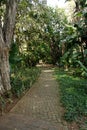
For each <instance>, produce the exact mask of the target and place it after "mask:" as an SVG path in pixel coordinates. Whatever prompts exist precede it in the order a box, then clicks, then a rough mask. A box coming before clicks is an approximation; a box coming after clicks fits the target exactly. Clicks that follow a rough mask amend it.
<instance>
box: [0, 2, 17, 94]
mask: <svg viewBox="0 0 87 130" xmlns="http://www.w3.org/2000/svg"><path fill="white" fill-rule="evenodd" d="M17 2H18V0H7V2H6V13H5V18H4V25H3V26H2V23H1V20H0V93H3V92H6V91H8V90H10V89H11V85H10V75H9V74H10V67H9V50H10V45H11V40H12V36H13V31H14V26H15V17H16V9H17Z"/></svg>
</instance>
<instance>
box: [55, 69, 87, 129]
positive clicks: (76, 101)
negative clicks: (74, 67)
mask: <svg viewBox="0 0 87 130" xmlns="http://www.w3.org/2000/svg"><path fill="white" fill-rule="evenodd" d="M55 74H56V78H57V81H58V83H59V84H60V93H61V102H62V104H63V106H64V107H65V113H64V118H65V120H66V121H70V122H72V121H77V122H80V121H81V120H83V118H84V117H85V118H84V119H87V118H86V117H87V79H83V78H79V77H74V76H73V75H72V73H70V71H69V72H65V71H63V70H61V69H60V70H59V69H55ZM81 123H82V121H81ZM86 126H87V123H86ZM84 130H87V127H86V129H84Z"/></svg>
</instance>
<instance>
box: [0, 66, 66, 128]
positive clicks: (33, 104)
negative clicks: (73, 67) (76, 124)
mask: <svg viewBox="0 0 87 130" xmlns="http://www.w3.org/2000/svg"><path fill="white" fill-rule="evenodd" d="M61 117H62V110H61V107H60V103H59V95H58V84H57V82H56V80H55V78H54V76H53V69H48V68H47V69H43V70H42V73H41V75H40V77H39V79H38V81H37V82H36V83H35V84H34V85H33V87H32V88H31V89H30V90H29V91H28V92H27V93H26V95H25V96H24V97H23V98H22V99H21V100H20V101H19V102H18V103H17V104H16V106H15V107H14V108H13V109H12V110H11V111H10V113H9V114H7V115H5V116H3V117H1V118H0V130H68V128H67V126H66V125H64V124H63V123H62V120H61Z"/></svg>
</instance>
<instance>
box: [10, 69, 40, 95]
mask: <svg viewBox="0 0 87 130" xmlns="http://www.w3.org/2000/svg"><path fill="white" fill-rule="evenodd" d="M39 74H40V69H38V68H30V69H29V68H23V69H17V70H14V72H13V73H12V74H11V86H12V93H13V94H14V95H16V96H17V97H20V96H21V95H22V94H23V93H25V90H26V89H29V88H30V87H31V86H32V84H33V83H34V82H35V81H36V79H37V77H38V76H39Z"/></svg>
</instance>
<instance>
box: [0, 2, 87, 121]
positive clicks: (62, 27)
mask: <svg viewBox="0 0 87 130" xmlns="http://www.w3.org/2000/svg"><path fill="white" fill-rule="evenodd" d="M67 1H70V0H67ZM6 2H8V1H6V0H1V1H0V34H1V29H2V28H3V26H4V25H5V24H4V19H5V18H4V14H5V10H6ZM74 2H75V9H74V13H73V17H72V20H70V21H69V20H68V18H67V16H66V14H65V12H64V10H63V9H59V8H55V9H53V8H51V7H48V6H45V5H43V4H40V3H39V2H38V1H34V0H33V1H32V0H30V1H29V0H21V1H20V2H19V3H18V7H17V9H18V10H17V15H16V24H15V29H14V34H13V36H12V37H13V38H12V44H11V46H10V56H9V63H10V77H11V90H12V91H11V92H12V93H13V94H14V95H16V96H20V95H21V94H22V93H23V92H24V90H25V89H27V88H29V87H30V86H31V84H32V83H33V82H34V81H35V79H36V77H37V75H38V73H39V72H40V71H39V70H38V69H37V68H35V66H36V64H38V63H39V61H40V60H42V61H43V62H44V63H49V64H54V65H57V66H59V67H62V69H63V70H66V71H68V70H74V71H73V73H71V75H73V76H74V77H76V78H74V77H73V76H70V75H67V74H66V72H57V74H58V75H59V76H58V80H59V81H60V86H61V91H62V95H63V96H62V102H63V104H64V106H65V108H66V114H65V118H66V119H67V120H71V121H73V120H76V119H77V118H78V117H79V116H82V115H85V116H86V107H87V101H86V98H87V91H86V89H87V85H86V84H87V83H86V78H87V2H86V0H79V1H78V0H75V1H74ZM9 3H10V2H9ZM3 24H4V25H3ZM7 24H8V23H7ZM1 25H2V27H1ZM4 29H5V27H4ZM4 29H2V33H3V37H4V35H5V32H4V31H3V30H4ZM8 29H9V28H8ZM5 38H6V37H5ZM5 38H4V41H6V39H5ZM0 40H1V39H0ZM10 41H11V40H10ZM0 43H1V42H0ZM1 47H2V46H1V44H0V48H1ZM1 60H2V55H1V53H0V63H2V62H1ZM0 67H1V66H0ZM32 67H34V68H32ZM19 68H20V69H19ZM1 69H2V68H0V72H1ZM28 75H29V76H28ZM77 77H79V78H77ZM0 79H1V77H0ZM0 82H1V81H0ZM6 90H7V89H6ZM6 92H7V91H6ZM79 99H80V100H79ZM1 101H3V100H2V98H1ZM74 106H75V107H74Z"/></svg>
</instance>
